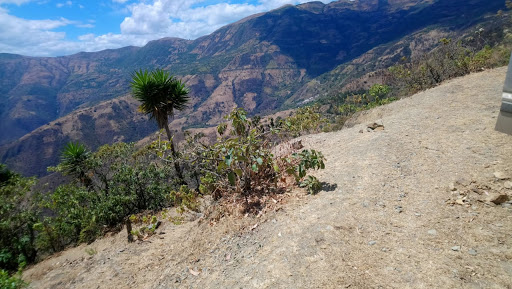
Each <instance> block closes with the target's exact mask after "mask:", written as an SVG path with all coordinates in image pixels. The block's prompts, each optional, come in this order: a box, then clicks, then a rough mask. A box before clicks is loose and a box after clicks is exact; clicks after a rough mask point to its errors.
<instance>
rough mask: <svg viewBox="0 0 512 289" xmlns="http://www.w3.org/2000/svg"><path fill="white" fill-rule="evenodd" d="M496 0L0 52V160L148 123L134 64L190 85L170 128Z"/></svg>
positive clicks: (387, 5) (53, 152)
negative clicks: (88, 47) (61, 50)
mask: <svg viewBox="0 0 512 289" xmlns="http://www.w3.org/2000/svg"><path fill="white" fill-rule="evenodd" d="M499 9H505V3H504V1H502V0H485V1H484V0H466V1H462V0H451V1H448V0H355V1H349V0H341V1H336V2H332V3H329V4H323V3H321V2H310V3H305V4H301V5H297V6H292V5H286V6H283V7H281V8H279V9H276V10H272V11H270V12H267V13H260V14H256V15H252V16H250V17H247V18H245V19H242V20H240V21H238V22H236V23H233V24H230V25H227V26H225V27H223V28H221V29H219V30H217V31H215V32H213V33H212V34H210V35H207V36H203V37H201V38H198V39H196V40H184V39H178V38H164V39H159V40H155V41H152V42H149V43H148V44H147V45H145V46H144V47H124V48H120V49H110V50H104V51H99V52H92V53H85V52H84V53H78V54H74V55H70V56H63V57H50V58H48V57H27V56H21V55H14V54H0V145H1V147H0V162H3V163H7V164H8V165H9V167H11V168H12V169H14V170H16V171H19V172H21V173H23V174H25V175H37V176H42V175H45V174H46V167H48V166H50V165H55V164H56V163H58V158H59V151H60V149H61V148H62V146H63V145H64V144H65V143H66V142H68V141H75V140H80V141H81V142H83V143H85V144H86V145H87V146H89V147H90V148H91V149H94V148H96V147H98V146H100V145H102V144H106V143H112V142H115V141H126V142H131V141H137V140H139V139H141V138H143V137H146V136H147V135H149V134H151V133H153V132H155V131H156V130H157V126H156V124H154V123H153V122H151V121H149V120H148V118H147V117H146V116H144V115H141V114H140V113H138V112H137V106H138V104H137V102H136V101H135V100H133V99H132V98H131V97H130V96H129V94H130V84H129V83H130V79H131V75H132V73H133V72H134V71H135V70H138V69H155V68H163V69H166V70H168V71H170V72H171V73H172V74H174V75H176V76H177V77H179V78H180V79H182V80H183V81H184V82H185V83H186V85H187V87H188V88H189V89H190V96H191V102H190V105H189V108H188V109H187V110H185V111H183V112H181V113H177V114H176V117H175V119H174V121H173V123H172V127H173V129H175V130H181V129H187V128H194V127H205V126H211V125H214V124H216V123H218V122H220V121H222V117H223V116H224V115H225V114H226V113H227V112H229V111H230V110H231V109H232V108H233V107H235V106H239V107H243V108H245V109H246V110H247V111H249V112H250V114H266V113H270V112H273V111H276V110H281V109H286V108H291V107H295V106H298V105H301V104H303V103H304V102H307V101H310V100H312V99H315V98H316V97H318V96H319V93H324V94H325V93H329V92H331V91H332V89H333V88H330V87H326V86H325V84H329V85H330V86H333V87H335V88H336V89H338V88H339V87H340V85H339V84H340V83H343V84H350V81H351V80H354V79H356V78H357V77H360V76H362V75H365V74H367V73H368V72H371V71H373V70H375V69H379V68H384V67H387V66H389V65H391V64H393V63H396V62H398V61H399V59H400V58H402V57H404V56H405V57H410V56H411V54H414V53H415V52H417V51H418V50H421V49H428V48H431V47H433V46H434V45H436V43H437V42H438V40H439V39H440V38H441V37H442V36H445V35H450V33H457V32H459V31H463V30H465V29H467V28H469V27H472V26H474V25H475V24H477V23H479V22H480V21H483V19H485V17H486V16H487V15H489V13H496V12H497V11H498V10H499ZM326 79H330V80H331V81H326ZM332 79H336V81H335V82H334V81H332ZM329 88H330V89H329Z"/></svg>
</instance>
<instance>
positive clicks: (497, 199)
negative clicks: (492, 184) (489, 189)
mask: <svg viewBox="0 0 512 289" xmlns="http://www.w3.org/2000/svg"><path fill="white" fill-rule="evenodd" d="M508 200H509V198H508V195H507V194H491V195H490V196H489V197H488V198H487V201H488V202H490V203H494V204H496V205H499V204H501V203H505V202H507V201H508Z"/></svg>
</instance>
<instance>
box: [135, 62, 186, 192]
mask: <svg viewBox="0 0 512 289" xmlns="http://www.w3.org/2000/svg"><path fill="white" fill-rule="evenodd" d="M131 86H132V93H133V97H134V98H135V99H137V100H138V101H140V102H141V105H140V106H139V110H140V111H141V112H143V113H145V114H148V115H149V116H150V118H152V119H155V120H156V122H157V124H158V127H159V128H160V129H165V132H166V133H167V138H168V139H169V141H170V142H171V152H172V156H173V158H174V167H175V168H176V173H177V174H178V178H180V179H181V181H182V183H184V181H183V174H182V171H181V168H180V166H179V163H178V161H177V158H178V155H177V152H176V149H175V146H174V143H173V141H172V133H171V130H170V129H169V117H171V118H172V117H173V116H174V110H183V109H185V108H186V107H187V103H188V101H189V100H190V98H189V97H188V90H187V88H186V87H185V85H184V84H183V83H182V82H181V81H180V80H178V79H176V77H174V76H172V75H170V74H169V73H168V72H167V71H164V70H162V69H157V70H155V71H152V72H148V71H147V70H144V71H143V70H139V71H136V72H135V73H134V74H133V75H132V82H131Z"/></svg>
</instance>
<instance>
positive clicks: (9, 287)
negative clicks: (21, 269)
mask: <svg viewBox="0 0 512 289" xmlns="http://www.w3.org/2000/svg"><path fill="white" fill-rule="evenodd" d="M27 286H28V283H26V282H24V281H23V280H21V278H20V277H19V276H18V275H13V276H9V273H8V272H7V271H5V270H1V269H0V288H2V289H21V288H25V287H27Z"/></svg>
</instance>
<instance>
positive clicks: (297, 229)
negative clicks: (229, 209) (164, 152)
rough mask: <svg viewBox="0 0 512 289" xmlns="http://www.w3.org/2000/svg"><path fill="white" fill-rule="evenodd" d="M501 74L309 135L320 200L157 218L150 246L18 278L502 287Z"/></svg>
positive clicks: (506, 267)
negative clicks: (318, 166)
mask: <svg viewBox="0 0 512 289" xmlns="http://www.w3.org/2000/svg"><path fill="white" fill-rule="evenodd" d="M505 73H506V68H499V69H495V70H490V71H485V72H481V73H477V74H471V75H469V76H466V77H464V78H459V79H454V80H451V81H449V82H448V83H445V84H443V85H441V86H438V87H436V88H433V89H430V90H428V91H425V92H421V93H419V94H417V95H414V96H413V97H411V98H407V99H402V100H400V101H397V102H394V103H391V104H389V105H386V106H382V107H378V108H376V109H373V110H371V111H367V112H365V113H363V114H361V115H359V116H358V117H356V118H355V119H353V120H352V122H351V123H352V125H353V127H351V128H347V129H343V130H341V131H338V132H334V133H328V134H325V133H322V134H317V135H311V136H306V137H304V138H303V141H302V142H303V144H305V145H306V146H307V147H310V148H314V149H318V150H320V151H322V152H323V153H324V155H325V156H326V158H327V163H326V169H325V170H323V171H321V172H320V173H319V174H317V177H318V178H319V179H320V180H321V181H322V182H324V190H323V191H321V192H320V193H319V194H318V195H315V196H308V195H305V193H304V192H302V191H298V192H290V193H286V194H284V195H278V196H276V200H275V201H276V205H275V207H271V208H268V210H266V212H265V213H264V214H261V215H259V216H257V217H253V216H248V217H245V218H244V217H240V218H229V217H226V218H224V219H222V220H221V221H219V222H213V221H212V222H207V221H204V220H193V218H192V220H191V221H187V222H185V224H182V225H174V224H172V222H171V221H169V220H167V219H163V218H162V220H163V224H162V226H161V227H160V229H158V230H157V234H156V235H154V236H152V237H150V238H149V239H146V240H144V241H140V242H138V243H128V242H127V241H126V233H125V231H124V230H123V231H122V232H121V233H118V234H112V235H111V236H109V237H105V238H103V239H101V240H97V241H95V242H94V243H92V244H89V245H81V246H78V247H76V248H71V249H69V250H67V251H65V252H62V253H61V254H58V255H56V256H53V257H50V258H48V259H47V260H45V261H43V262H41V263H39V264H37V265H35V266H33V267H31V268H29V269H28V270H26V271H25V272H24V275H23V277H24V279H26V280H27V281H30V282H31V285H30V288H128V287H129V288H259V289H260V288H508V287H510V285H511V282H510V280H511V279H510V276H511V275H512V238H510V237H511V235H510V232H512V219H511V212H512V202H511V201H507V199H508V200H510V198H511V197H512V167H511V165H510V164H512V146H510V143H511V141H512V136H510V135H506V134H503V133H500V132H497V131H495V130H494V126H495V124H496V117H497V115H498V112H499V107H500V97H501V89H502V87H503V81H504V79H505ZM374 122H377V123H379V124H381V125H383V129H380V130H371V129H368V128H367V127H368V124H371V123H374ZM197 217H198V216H196V218H197Z"/></svg>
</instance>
